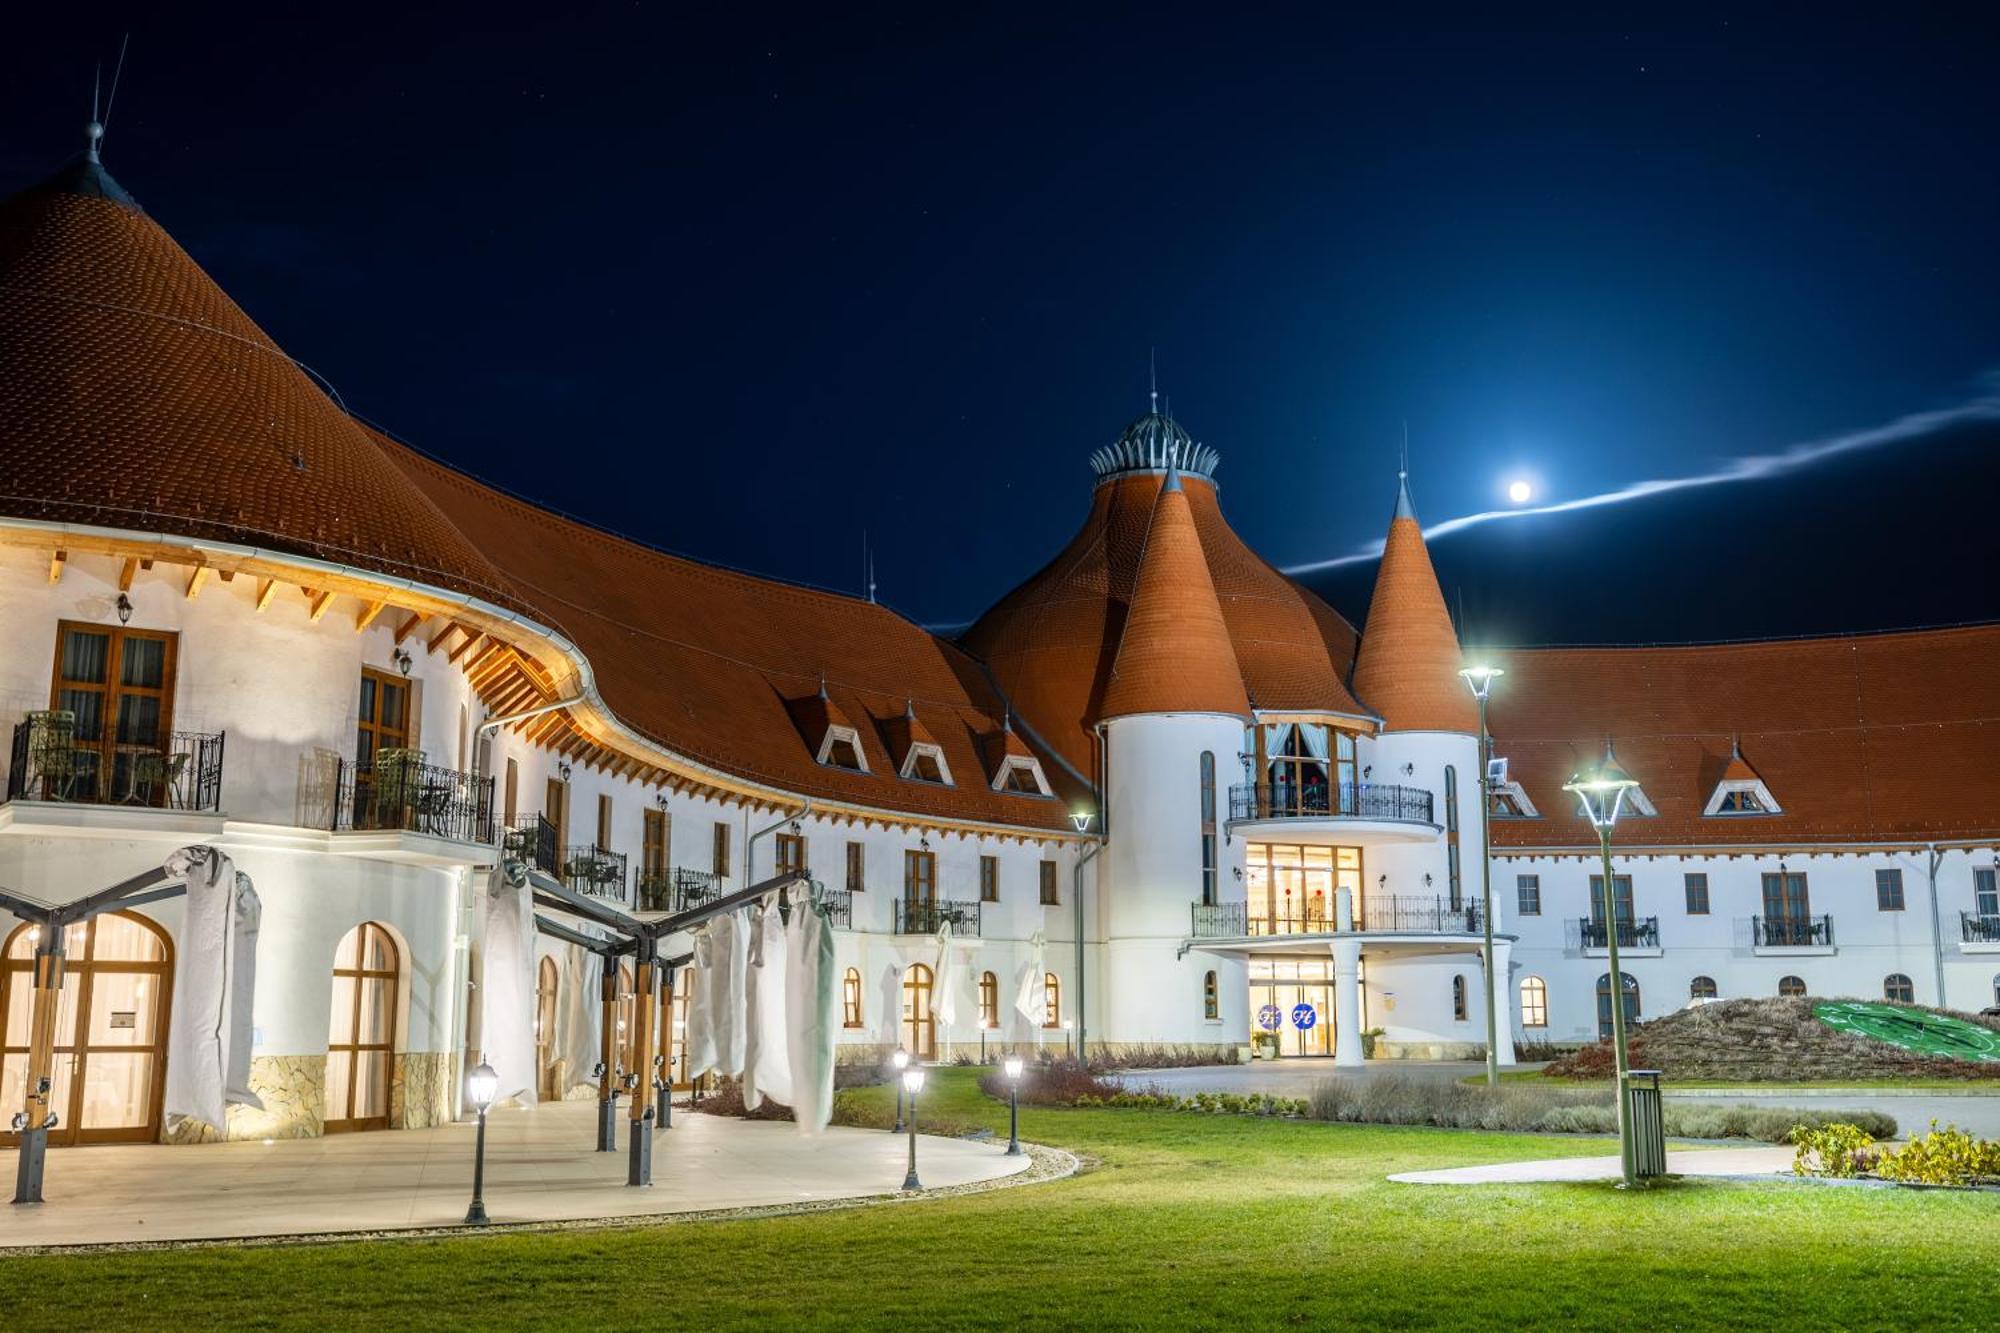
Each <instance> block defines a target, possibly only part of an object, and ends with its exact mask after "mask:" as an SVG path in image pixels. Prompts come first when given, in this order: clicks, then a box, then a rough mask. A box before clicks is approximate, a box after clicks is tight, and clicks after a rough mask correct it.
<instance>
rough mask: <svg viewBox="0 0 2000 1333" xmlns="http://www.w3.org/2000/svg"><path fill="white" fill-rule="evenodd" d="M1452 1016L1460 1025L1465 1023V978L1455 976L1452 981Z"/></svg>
mask: <svg viewBox="0 0 2000 1333" xmlns="http://www.w3.org/2000/svg"><path fill="white" fill-rule="evenodd" d="M1451 1016H1452V1017H1453V1018H1454V1019H1456V1020H1457V1021H1458V1022H1460V1023H1463V1022H1464V1021H1465V978H1464V977H1463V976H1455V977H1453V978H1452V979H1451Z"/></svg>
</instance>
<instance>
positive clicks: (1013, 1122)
mask: <svg viewBox="0 0 2000 1333" xmlns="http://www.w3.org/2000/svg"><path fill="white" fill-rule="evenodd" d="M1006 1068H1007V1156H1009V1157H1019V1156H1020V1155H1021V1057H1020V1056H1018V1055H1010V1056H1008V1057H1007V1066H1006Z"/></svg>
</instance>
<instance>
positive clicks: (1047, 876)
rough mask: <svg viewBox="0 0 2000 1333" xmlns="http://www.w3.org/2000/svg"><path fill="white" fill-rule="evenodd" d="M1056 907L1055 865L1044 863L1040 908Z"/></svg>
mask: <svg viewBox="0 0 2000 1333" xmlns="http://www.w3.org/2000/svg"><path fill="white" fill-rule="evenodd" d="M1182 892H1183V893H1185V892H1186V890H1185V889H1183V890H1182ZM1057 905H1058V899H1057V898H1056V863H1055V862H1054V861H1044V862H1042V906H1044V907H1055V906H1057Z"/></svg>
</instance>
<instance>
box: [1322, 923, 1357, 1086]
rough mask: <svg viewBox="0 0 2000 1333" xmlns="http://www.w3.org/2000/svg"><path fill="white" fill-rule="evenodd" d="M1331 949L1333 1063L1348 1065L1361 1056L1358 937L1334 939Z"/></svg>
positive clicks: (1355, 1063)
mask: <svg viewBox="0 0 2000 1333" xmlns="http://www.w3.org/2000/svg"><path fill="white" fill-rule="evenodd" d="M1329 947H1330V948H1331V949H1332V950H1333V1063H1334V1064H1335V1065H1338V1066H1340V1067H1341V1068H1348V1067H1351V1066H1355V1065H1359V1064H1361V1063H1362V1059H1361V941H1360V940H1335V941H1333V943H1332V944H1331V945H1330V946H1329Z"/></svg>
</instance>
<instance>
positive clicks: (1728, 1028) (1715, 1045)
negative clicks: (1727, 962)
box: [1542, 998, 2000, 1090]
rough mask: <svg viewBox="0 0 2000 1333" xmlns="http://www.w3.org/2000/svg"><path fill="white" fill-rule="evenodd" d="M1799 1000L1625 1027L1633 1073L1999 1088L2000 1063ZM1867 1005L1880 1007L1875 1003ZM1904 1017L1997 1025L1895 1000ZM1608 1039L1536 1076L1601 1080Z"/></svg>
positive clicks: (1745, 1003) (1717, 1006)
mask: <svg viewBox="0 0 2000 1333" xmlns="http://www.w3.org/2000/svg"><path fill="white" fill-rule="evenodd" d="M1826 1003H1827V1001H1825V1000H1819V999H1811V998H1800V999H1742V1000H1719V1001H1717V1002H1715V1003H1713V1004H1704V1005H1699V1006H1697V1007H1695V1008H1692V1009H1681V1010H1678V1011H1676V1012H1674V1013H1671V1014H1667V1015H1664V1016H1663V1017H1660V1018H1655V1019H1651V1020H1649V1021H1647V1022H1644V1023H1639V1024H1636V1025H1634V1026H1632V1027H1630V1028H1628V1029H1627V1030H1626V1034H1625V1035H1626V1041H1627V1045H1628V1046H1629V1048H1630V1052H1631V1063H1632V1067H1633V1068H1634V1069H1657V1070H1659V1071H1661V1073H1663V1074H1664V1075H1665V1076H1666V1077H1667V1078H1668V1079H1669V1080H1673V1081H1682V1082H1686V1081H1691V1080H1718V1081H1724V1082H1740V1083H1786V1084H1791V1083H1854V1082H1864V1081H1871V1080H1880V1079H1921V1080H1927V1081H1928V1080H1940V1081H1949V1082H1972V1081H1991V1082H1993V1083H1994V1087H1995V1089H1996V1090H2000V1060H1965V1059H1955V1058H1952V1057H1949V1056H1932V1055H1920V1054H1917V1053H1916V1052H1913V1051H1909V1050H1905V1049H1904V1048H1903V1047H1901V1046H1897V1045H1895V1044H1893V1043H1891V1042H1887V1041H1882V1040H1878V1039H1876V1038H1873V1037H1867V1036H1862V1035H1860V1034H1858V1033H1854V1032H1850V1031H1844V1030H1842V1029H1840V1028H1837V1027H1834V1026H1832V1025H1830V1024H1828V1023H1827V1022H1825V1021H1824V1020H1823V1019H1821V1018H1820V1017H1818V1016H1817V1015H1816V1014H1815V1013H1814V1012H1813V1011H1814V1009H1815V1007H1817V1006H1820V1005H1824V1004H1826ZM1870 1003H1871V1004H1884V1003H1885V1002H1881V1001H1873V1002H1870ZM1893 1007H1894V1008H1895V1009H1898V1010H1902V1011H1907V1012H1908V1013H1910V1014H1912V1015H1917V1016H1922V1015H1932V1014H1939V1015H1944V1016H1946V1017H1949V1018H1953V1019H1956V1020H1959V1021H1960V1022H1965V1023H1971V1024H1975V1025H1977V1026H1979V1027H1981V1028H1984V1029H1988V1030H1991V1031H1995V1032H2000V1023H1995V1022H1993V1021H1992V1020H1989V1019H1982V1018H1977V1017H1974V1016H1972V1015H1969V1014H1962V1013H1954V1012H1949V1011H1946V1010H1939V1009H1930V1008H1926V1007H1925V1006H1923V1005H1915V1004H1910V1005H1894V1006H1893ZM1612 1068H1613V1060H1612V1051H1611V1043H1610V1042H1608V1041H1602V1042H1598V1043H1597V1044H1596V1045H1594V1046H1586V1047H1584V1048H1583V1049H1581V1050H1578V1051H1573V1052H1571V1053H1570V1054H1568V1055H1566V1056H1564V1057H1563V1058H1561V1059H1560V1060H1557V1061H1555V1062H1553V1063H1552V1064H1550V1065H1549V1066H1548V1067H1547V1068H1546V1069H1544V1070H1543V1071H1542V1072H1543V1073H1544V1074H1546V1075H1548V1076H1549V1077H1551V1078H1563V1079H1592V1080H1595V1079H1607V1078H1609V1077H1611V1073H1612Z"/></svg>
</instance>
